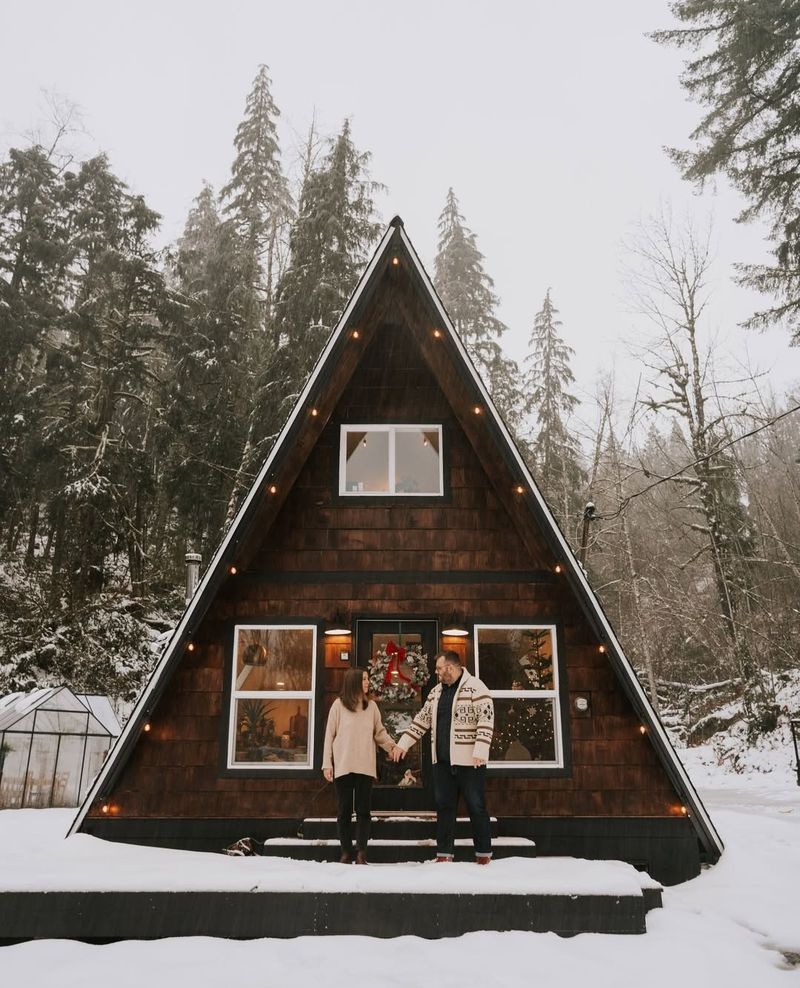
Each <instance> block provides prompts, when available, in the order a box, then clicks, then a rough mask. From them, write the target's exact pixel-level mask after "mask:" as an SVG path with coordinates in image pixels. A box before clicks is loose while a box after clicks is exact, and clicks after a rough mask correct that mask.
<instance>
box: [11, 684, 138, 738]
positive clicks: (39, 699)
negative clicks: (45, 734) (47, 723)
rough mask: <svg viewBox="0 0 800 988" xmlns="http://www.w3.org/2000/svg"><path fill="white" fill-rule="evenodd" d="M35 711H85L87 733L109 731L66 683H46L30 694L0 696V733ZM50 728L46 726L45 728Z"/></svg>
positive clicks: (104, 732) (108, 732)
mask: <svg viewBox="0 0 800 988" xmlns="http://www.w3.org/2000/svg"><path fill="white" fill-rule="evenodd" d="M36 710H51V711H54V712H58V713H88V715H89V716H88V718H87V722H86V730H87V733H91V734H110V733H111V731H110V729H109V728H108V727H107V726H106V725H105V724H104V723H103V721H102V720H101V719H100V718H99V717H97V716H96V715H95V713H94V711H92V710H91V708H90V707H89V706H88V705H87V704H85V703H83V702H82V701H81V700H80V699H79V698H78V696H77V695H76V694H75V693H73V692H72V690H71V689H70V688H69V687H68V686H50V687H45V688H42V689H36V690H31V692H30V693H10V694H9V695H8V696H5V697H3V698H2V699H0V732H2V731H11V730H14V728H15V727H19V724H20V722H21V721H23V720H24V719H25V718H26V717H28V716H29V715H30V714H32V713H34V711H36ZM51 729H52V728H51V727H48V730H51ZM66 733H71V732H66ZM117 733H119V732H117Z"/></svg>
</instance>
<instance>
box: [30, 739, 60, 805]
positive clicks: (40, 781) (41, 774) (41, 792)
mask: <svg viewBox="0 0 800 988" xmlns="http://www.w3.org/2000/svg"><path fill="white" fill-rule="evenodd" d="M57 748H58V738H57V737H55V736H54V735H52V734H35V735H34V736H33V743H32V744H31V760H30V762H29V764H28V777H27V779H26V782H25V797H24V801H23V805H24V806H30V807H33V808H34V809H42V808H44V807H46V806H49V805H50V795H51V793H52V790H53V769H54V768H55V764H56V749H57Z"/></svg>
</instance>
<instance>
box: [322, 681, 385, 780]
mask: <svg viewBox="0 0 800 988" xmlns="http://www.w3.org/2000/svg"><path fill="white" fill-rule="evenodd" d="M376 744H379V745H380V746H381V748H383V750H384V751H391V750H392V748H393V747H394V741H393V740H392V738H391V736H390V735H389V732H388V731H387V730H386V728H385V727H384V726H383V721H382V720H381V714H380V711H379V710H378V705H377V703H375V701H374V700H370V701H369V703H368V704H367V709H366V710H364V709H363V708H362V707H361V706H359V707H358V709H357V710H348V709H347V707H346V706H345V705H344V704H343V703H342V701H341V700H338V699H337V700H334V702H333V706H332V707H331V709H330V713H329V714H328V726H327V727H326V728H325V747H324V749H323V754H322V768H323V769H326V768H332V769H333V774H334V777H335V778H337V779H338V778H339V776H340V775H348V774H349V773H350V772H358V773H359V774H360V775H371V776H372V778H373V779H376V778H377V777H378V768H377V762H376V758H375V745H376Z"/></svg>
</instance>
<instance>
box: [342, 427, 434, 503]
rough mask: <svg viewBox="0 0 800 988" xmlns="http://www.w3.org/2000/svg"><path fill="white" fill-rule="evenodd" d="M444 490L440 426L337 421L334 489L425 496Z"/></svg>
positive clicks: (355, 494) (348, 493)
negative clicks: (338, 441) (336, 483)
mask: <svg viewBox="0 0 800 988" xmlns="http://www.w3.org/2000/svg"><path fill="white" fill-rule="evenodd" d="M443 492H444V482H443V469H442V427H441V425H343V426H342V434H341V444H340V454H339V493H340V494H342V495H344V496H346V497H364V496H370V497H376V496H377V497H431V496H437V495H441V494H442V493H443Z"/></svg>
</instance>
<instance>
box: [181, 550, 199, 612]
mask: <svg viewBox="0 0 800 988" xmlns="http://www.w3.org/2000/svg"><path fill="white" fill-rule="evenodd" d="M202 558H203V557H202V556H201V555H200V553H199V552H187V553H186V556H185V559H186V603H187V604H188V603H189V601H190V600H191V599H192V597H194V592H195V590H197V584H198V583H199V582H200V561H201V559H202Z"/></svg>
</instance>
